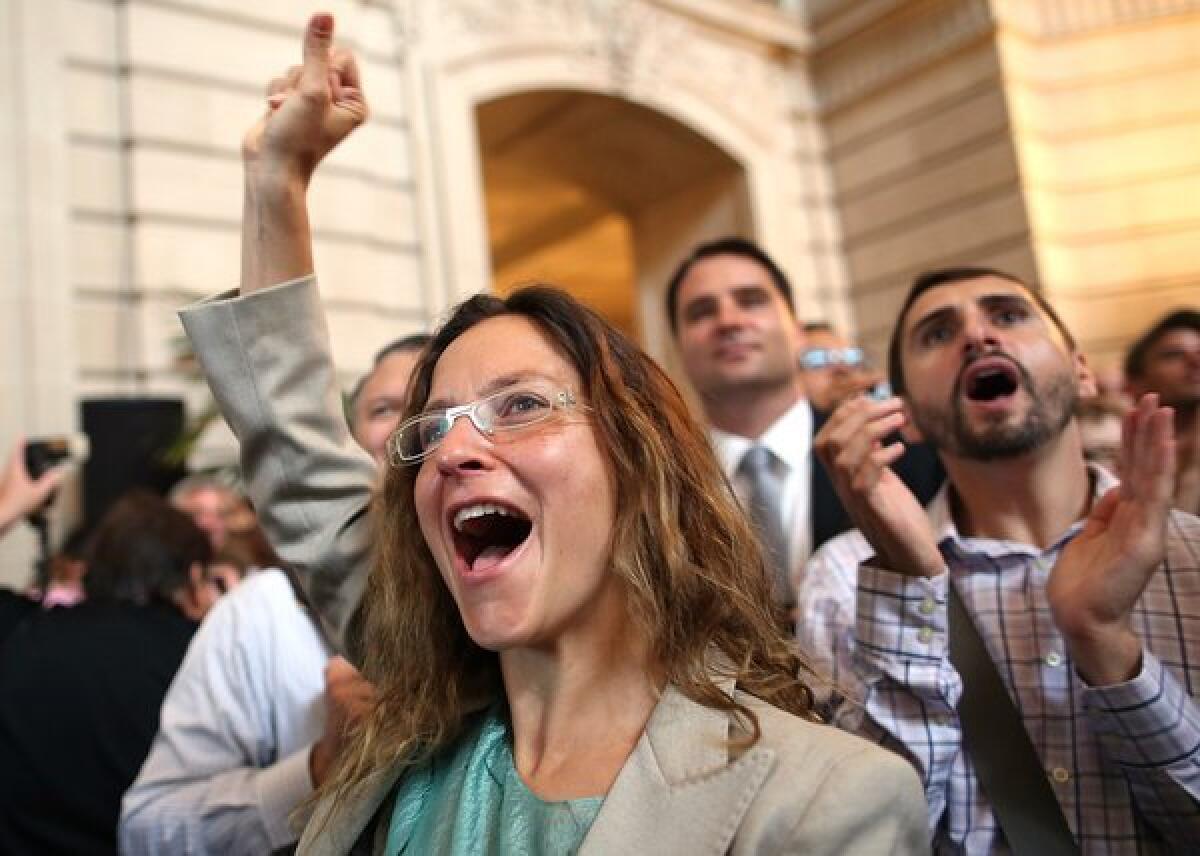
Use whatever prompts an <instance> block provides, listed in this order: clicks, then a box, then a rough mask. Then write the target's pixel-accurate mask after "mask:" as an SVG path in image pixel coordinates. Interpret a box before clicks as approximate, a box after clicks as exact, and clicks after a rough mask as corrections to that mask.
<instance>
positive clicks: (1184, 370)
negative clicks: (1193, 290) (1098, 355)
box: [1125, 309, 1200, 514]
mask: <svg viewBox="0 0 1200 856" xmlns="http://www.w3.org/2000/svg"><path fill="white" fill-rule="evenodd" d="M1125 382H1126V384H1127V386H1128V390H1129V393H1130V395H1132V396H1133V397H1134V398H1139V397H1141V396H1143V395H1145V394H1146V393H1148V392H1154V393H1157V394H1158V397H1159V399H1160V400H1161V401H1162V403H1163V404H1165V405H1167V406H1168V407H1170V408H1172V409H1173V410H1174V411H1175V447H1176V461H1177V468H1176V475H1175V507H1176V508H1181V509H1183V510H1184V511H1188V512H1191V513H1192V514H1200V415H1198V414H1200V310H1196V309H1176V310H1175V311H1173V312H1170V313H1168V314H1167V315H1166V316H1164V317H1163V318H1162V319H1160V320H1159V321H1158V323H1156V324H1155V325H1154V326H1153V327H1151V328H1150V329H1149V330H1147V331H1146V332H1145V333H1143V334H1142V335H1141V336H1139V337H1138V339H1137V341H1136V342H1134V343H1133V345H1132V346H1131V347H1130V349H1129V352H1128V353H1127V354H1126V356H1125Z"/></svg>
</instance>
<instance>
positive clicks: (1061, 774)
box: [1050, 767, 1071, 785]
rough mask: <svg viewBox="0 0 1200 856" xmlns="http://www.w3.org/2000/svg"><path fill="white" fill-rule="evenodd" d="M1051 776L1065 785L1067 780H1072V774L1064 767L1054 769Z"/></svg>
mask: <svg viewBox="0 0 1200 856" xmlns="http://www.w3.org/2000/svg"><path fill="white" fill-rule="evenodd" d="M1050 777H1051V778H1052V779H1054V781H1056V782H1058V783H1059V784H1060V785H1065V784H1066V783H1067V782H1069V781H1071V774H1070V773H1068V772H1067V771H1066V770H1065V769H1064V768H1062V767H1055V768H1054V769H1053V770H1051V771H1050Z"/></svg>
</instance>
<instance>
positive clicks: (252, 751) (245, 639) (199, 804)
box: [118, 571, 328, 856]
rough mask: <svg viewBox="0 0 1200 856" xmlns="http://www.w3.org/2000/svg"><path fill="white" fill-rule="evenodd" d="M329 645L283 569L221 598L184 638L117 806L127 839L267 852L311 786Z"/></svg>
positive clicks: (189, 848)
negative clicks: (156, 717)
mask: <svg viewBox="0 0 1200 856" xmlns="http://www.w3.org/2000/svg"><path fill="white" fill-rule="evenodd" d="M327 658H328V654H327V652H326V650H325V648H324V646H323V644H322V643H321V641H320V638H319V637H318V635H317V633H316V631H315V629H314V628H313V626H312V624H311V621H310V619H309V617H308V616H307V615H306V614H305V613H304V611H303V609H302V608H301V607H300V605H299V604H298V603H297V602H296V600H295V597H294V595H293V593H292V589H291V586H290V584H289V583H288V581H287V578H286V577H285V576H284V575H283V574H282V573H281V572H279V571H262V572H259V573H258V574H256V575H254V576H252V577H251V578H249V579H248V580H247V581H246V582H244V583H242V584H241V585H240V586H238V587H237V588H236V589H234V591H233V592H232V593H230V594H229V595H226V596H225V597H224V598H222V599H221V600H220V601H219V602H218V603H217V605H216V606H215V607H214V609H213V611H212V612H211V613H210V614H209V616H208V617H207V619H206V620H205V622H204V624H203V625H202V626H201V628H200V630H199V631H198V632H197V634H196V636H195V638H194V639H193V641H192V644H191V646H190V647H189V648H188V653H187V656H186V657H185V658H184V661H183V664H182V666H181V667H180V670H179V673H178V674H177V675H176V677H175V680H174V682H173V683H172V684H171V688H170V690H169V691H168V692H167V696H166V698H165V700H164V702H163V708H162V715H161V719H160V727H159V733H158V735H157V736H156V737H155V740H154V744H153V746H152V747H151V750H150V754H149V756H148V757H147V759H146V762H145V764H144V765H143V766H142V769H141V772H140V773H139V774H138V778H137V780H136V781H135V782H134V784H133V786H132V787H131V788H130V789H129V791H127V792H126V794H125V798H124V801H123V802H122V806H121V821H120V826H119V831H118V840H119V845H120V850H121V852H122V853H124V854H129V856H149V854H163V856H165V854H171V856H176V854H220V856H236V855H237V854H260V853H269V852H272V851H274V850H277V849H279V848H281V847H284V846H287V845H288V844H291V843H293V842H294V841H296V839H297V838H298V837H299V836H298V833H297V832H296V831H293V829H292V828H291V825H290V822H289V815H290V814H291V812H292V811H293V810H294V809H295V808H296V807H297V806H299V805H300V803H301V802H302V801H303V800H304V799H305V798H306V797H308V795H309V794H310V793H311V792H312V781H311V779H310V775H309V768H308V752H309V747H310V746H311V744H312V742H313V741H314V740H315V739H316V738H317V737H319V736H320V734H321V731H322V727H323V722H324V667H325V662H326V660H327Z"/></svg>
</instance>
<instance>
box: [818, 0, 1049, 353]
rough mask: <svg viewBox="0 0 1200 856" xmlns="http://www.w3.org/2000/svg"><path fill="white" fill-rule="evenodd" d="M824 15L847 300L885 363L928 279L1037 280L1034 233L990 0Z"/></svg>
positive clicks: (821, 88) (822, 73) (845, 8)
mask: <svg viewBox="0 0 1200 856" xmlns="http://www.w3.org/2000/svg"><path fill="white" fill-rule="evenodd" d="M869 6H874V8H873V9H866V10H865V11H867V12H871V13H873V14H872V15H870V16H869V15H866V14H865V12H864V7H869ZM825 15H826V17H825V18H824V19H823V20H820V21H818V23H817V29H816V50H815V52H814V55H813V58H812V63H813V66H814V67H815V69H816V81H817V92H818V98H819V100H820V105H821V111H822V116H823V119H824V123H825V128H826V133H827V135H828V139H829V149H830V157H831V163H832V165H833V173H834V177H835V181H836V184H837V200H838V207H839V210H840V215H841V226H842V231H843V238H844V250H845V253H846V263H847V266H848V268H849V276H850V281H851V287H850V295H851V297H850V301H851V304H852V306H853V309H854V315H855V318H856V319H857V322H858V333H859V336H860V338H861V340H862V341H863V343H864V344H865V345H866V346H867V348H868V349H869V350H870V351H871V352H872V353H873V354H874V355H875V356H876V357H877V358H881V357H882V355H883V352H884V350H885V345H886V341H887V337H888V334H889V333H890V331H891V328H892V325H893V321H894V320H895V316H896V312H897V308H898V306H899V304H900V301H901V300H902V299H903V296H904V294H905V292H906V291H907V289H908V286H909V284H910V282H911V280H912V278H913V276H914V274H916V273H918V272H920V271H921V270H924V269H927V268H930V267H939V266H944V265H954V264H966V263H970V264H986V265H992V266H996V267H999V268H1004V269H1008V270H1011V271H1013V272H1014V273H1017V274H1019V275H1023V276H1032V275H1034V256H1033V251H1032V247H1031V243H1030V237H1029V224H1028V218H1027V215H1026V211H1025V204H1024V201H1023V198H1022V194H1021V184H1020V177H1019V174H1018V166H1017V156H1016V151H1015V148H1014V145H1013V141H1012V137H1011V134H1010V122H1009V116H1008V109H1007V105H1006V103H1005V99H1004V93H1003V86H1002V84H1003V80H1002V69H1001V65H1000V58H999V56H998V53H997V51H996V48H995V44H994V41H993V37H992V34H993V24H992V18H991V13H990V10H989V8H988V5H987V3H986V2H984V0H919V2H906V3H904V2H902V3H895V2H893V3H873V4H872V3H862V4H842V5H841V6H840V7H837V8H834V7H833V6H832V4H826V6H825Z"/></svg>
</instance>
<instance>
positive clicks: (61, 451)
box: [25, 434, 87, 479]
mask: <svg viewBox="0 0 1200 856" xmlns="http://www.w3.org/2000/svg"><path fill="white" fill-rule="evenodd" d="M86 446H87V442H86V439H85V438H84V437H82V436H80V435H75V436H68V435H65V434H60V435H58V436H53V437H38V438H36V439H32V440H26V441H25V471H26V472H28V473H29V477H30V478H31V479H38V478H41V477H42V476H43V475H45V474H46V472H48V471H49V470H51V469H53V468H54V467H55V466H56V465H58V464H61V463H62V462H63V461H66V460H82V459H83V458H85V457H87V449H86Z"/></svg>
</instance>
